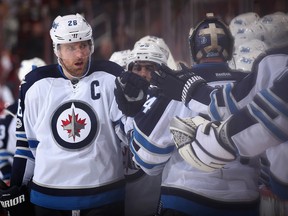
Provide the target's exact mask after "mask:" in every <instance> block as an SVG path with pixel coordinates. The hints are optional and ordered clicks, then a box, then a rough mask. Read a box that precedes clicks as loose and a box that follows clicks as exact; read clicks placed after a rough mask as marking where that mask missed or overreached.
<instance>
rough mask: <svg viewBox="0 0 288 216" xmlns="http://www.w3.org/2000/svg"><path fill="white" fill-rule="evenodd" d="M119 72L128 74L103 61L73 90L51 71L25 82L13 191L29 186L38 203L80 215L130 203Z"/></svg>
mask: <svg viewBox="0 0 288 216" xmlns="http://www.w3.org/2000/svg"><path fill="white" fill-rule="evenodd" d="M114 72H115V74H117V72H119V73H120V72H122V68H121V67H120V66H118V65H117V64H115V63H112V62H108V61H99V62H98V63H96V64H95V65H91V67H90V70H89V71H88V73H87V75H86V76H85V77H83V78H82V79H80V80H79V82H77V83H72V82H71V81H70V80H69V79H67V78H65V77H64V76H63V73H62V72H61V68H60V66H59V65H49V66H44V67H39V68H37V69H35V70H34V71H32V72H30V73H29V74H28V75H27V76H26V78H25V80H24V81H23V82H22V84H21V89H20V98H19V100H20V105H19V107H18V112H17V118H18V119H17V139H18V140H17V150H16V153H15V157H14V164H13V173H12V179H11V184H12V185H15V184H16V185H21V184H29V185H30V186H31V194H30V200H31V202H32V203H34V204H36V205H39V206H42V207H47V208H52V209H59V210H77V209H88V208H96V207H98V206H102V205H104V204H109V203H113V202H118V201H120V200H124V174H123V165H122V160H123V158H122V153H121V145H120V140H119V138H118V137H117V136H116V133H115V129H119V127H118V122H119V120H120V118H121V117H122V113H121V112H120V111H119V110H118V107H117V103H116V101H115V98H114V80H115V76H113V75H111V74H109V73H114Z"/></svg>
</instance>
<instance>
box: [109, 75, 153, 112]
mask: <svg viewBox="0 0 288 216" xmlns="http://www.w3.org/2000/svg"><path fill="white" fill-rule="evenodd" d="M115 83H116V88H115V89H114V94H115V97H116V102H117V104H118V108H119V109H120V110H121V111H122V112H123V114H125V115H126V116H131V117H134V116H135V115H136V114H137V113H138V112H139V111H141V108H142V106H143V104H144V103H145V101H146V99H147V90H148V87H149V85H150V84H149V82H148V81H147V80H146V79H144V78H142V77H140V76H139V75H137V74H135V73H132V72H130V71H128V72H124V73H122V74H121V75H120V76H119V77H117V78H116V80H115Z"/></svg>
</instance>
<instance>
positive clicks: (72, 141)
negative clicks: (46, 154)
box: [51, 101, 99, 149]
mask: <svg viewBox="0 0 288 216" xmlns="http://www.w3.org/2000/svg"><path fill="white" fill-rule="evenodd" d="M98 125H99V124H98V118H97V116H96V114H95V112H94V111H93V109H92V108H91V107H90V106H89V105H88V104H85V103H83V102H82V101H70V102H66V103H65V104H61V105H60V106H59V107H58V108H57V109H56V111H55V112H54V113H53V115H52V118H51V128H52V134H53V137H54V140H55V141H56V143H57V144H58V145H60V146H62V147H64V148H67V149H81V148H85V147H86V146H89V145H90V144H91V143H92V142H93V141H94V139H95V137H96V136H97V132H98Z"/></svg>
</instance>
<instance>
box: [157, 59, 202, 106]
mask: <svg viewBox="0 0 288 216" xmlns="http://www.w3.org/2000/svg"><path fill="white" fill-rule="evenodd" d="M180 67H181V69H180V70H172V69H171V68H169V67H168V66H166V65H165V64H162V65H161V66H160V67H159V68H158V70H157V71H155V72H153V73H152V79H151V84H152V85H155V86H157V87H158V88H159V89H160V90H161V93H162V94H163V95H165V96H166V97H168V98H171V99H173V100H177V101H182V102H183V103H185V104H186V103H188V102H189V101H190V99H191V95H192V93H193V90H194V89H195V88H196V87H197V86H198V85H199V84H202V83H206V81H205V80H204V79H203V78H202V77H200V76H198V75H196V74H194V73H193V71H192V69H191V68H188V67H186V66H185V65H184V64H180Z"/></svg>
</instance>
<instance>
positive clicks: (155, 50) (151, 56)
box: [115, 36, 175, 216]
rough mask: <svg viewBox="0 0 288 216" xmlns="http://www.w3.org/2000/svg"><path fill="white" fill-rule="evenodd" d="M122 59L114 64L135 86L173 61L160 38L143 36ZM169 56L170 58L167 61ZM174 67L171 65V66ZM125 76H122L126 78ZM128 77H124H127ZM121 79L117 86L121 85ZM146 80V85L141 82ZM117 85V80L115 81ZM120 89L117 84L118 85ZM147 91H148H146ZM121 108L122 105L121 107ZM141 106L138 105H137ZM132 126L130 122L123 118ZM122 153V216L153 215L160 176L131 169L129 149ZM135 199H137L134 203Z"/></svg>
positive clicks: (124, 148)
mask: <svg viewBox="0 0 288 216" xmlns="http://www.w3.org/2000/svg"><path fill="white" fill-rule="evenodd" d="M121 54H123V55H122V56H123V58H124V59H122V60H121V59H120V60H119V59H117V60H116V59H115V60H116V62H119V63H120V64H121V63H122V66H123V62H124V61H123V60H125V61H126V64H125V66H126V68H127V70H128V71H130V72H126V73H128V74H129V77H130V78H133V79H134V80H135V82H140V81H142V82H143V83H147V84H149V81H150V77H151V73H152V72H153V70H155V69H156V68H157V67H158V65H159V64H162V63H163V64H167V63H168V59H171V60H170V61H169V64H170V63H171V62H172V61H173V56H172V55H171V53H170V50H169V48H168V46H167V45H166V43H165V42H164V40H163V39H162V38H158V37H154V36H145V37H143V38H141V39H140V40H139V41H137V42H136V43H135V45H134V48H133V49H132V50H131V52H130V53H129V55H128V56H127V58H126V52H121ZM169 56H170V58H169ZM174 64H175V63H174ZM128 74H126V75H125V76H127V75H128ZM127 77H128V76H127ZM123 78H124V77H122V79H121V82H122V81H123ZM145 80H146V81H145ZM119 81H120V80H119ZM118 84H119V85H121V83H120V82H119V83H118ZM148 91H152V90H151V89H149V90H148ZM115 94H116V95H118V96H119V94H122V96H123V97H125V95H123V92H122V90H121V89H120V91H117V89H116V90H115ZM124 105H125V104H124ZM141 105H142V104H141ZM123 111H124V112H125V113H126V114H128V115H130V114H131V112H127V110H125V109H123ZM127 118H128V119H129V121H130V123H132V120H133V118H131V117H127ZM124 127H125V128H126V131H130V130H131V129H133V125H131V124H130V125H128V124H127V121H126V124H125V125H124ZM123 153H124V172H125V177H126V181H127V184H126V197H125V198H126V199H125V206H126V208H125V215H126V216H134V215H137V216H148V215H154V214H155V213H156V210H157V206H158V201H159V195H160V184H161V174H159V175H156V176H149V175H147V174H145V172H143V170H142V169H140V168H139V167H138V166H135V164H134V162H133V161H132V158H131V151H130V150H129V146H124V147H123ZM135 197H138V198H137V199H135Z"/></svg>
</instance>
